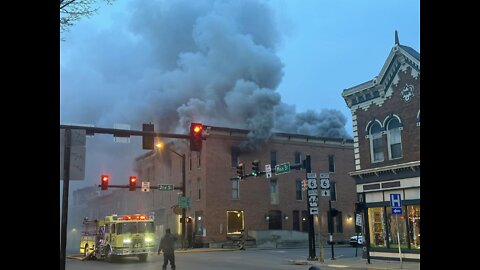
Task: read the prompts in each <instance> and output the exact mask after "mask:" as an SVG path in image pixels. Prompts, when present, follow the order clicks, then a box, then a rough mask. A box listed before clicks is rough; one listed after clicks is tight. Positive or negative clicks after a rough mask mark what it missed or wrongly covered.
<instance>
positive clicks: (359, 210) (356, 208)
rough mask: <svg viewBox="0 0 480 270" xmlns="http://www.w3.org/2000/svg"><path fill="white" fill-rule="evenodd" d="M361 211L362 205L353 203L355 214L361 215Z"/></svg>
mask: <svg viewBox="0 0 480 270" xmlns="http://www.w3.org/2000/svg"><path fill="white" fill-rule="evenodd" d="M362 211H363V203H361V202H357V203H355V213H361V212H362Z"/></svg>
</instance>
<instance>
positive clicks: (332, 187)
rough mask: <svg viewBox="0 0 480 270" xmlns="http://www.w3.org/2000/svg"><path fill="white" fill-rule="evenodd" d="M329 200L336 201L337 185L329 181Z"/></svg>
mask: <svg viewBox="0 0 480 270" xmlns="http://www.w3.org/2000/svg"><path fill="white" fill-rule="evenodd" d="M330 200H331V201H332V202H335V201H337V183H335V182H332V181H330Z"/></svg>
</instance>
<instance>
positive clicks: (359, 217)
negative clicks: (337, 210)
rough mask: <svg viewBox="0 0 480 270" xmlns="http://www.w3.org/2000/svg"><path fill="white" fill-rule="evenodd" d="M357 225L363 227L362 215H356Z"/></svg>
mask: <svg viewBox="0 0 480 270" xmlns="http://www.w3.org/2000/svg"><path fill="white" fill-rule="evenodd" d="M355 225H357V226H359V227H361V226H362V215H361V214H356V215H355Z"/></svg>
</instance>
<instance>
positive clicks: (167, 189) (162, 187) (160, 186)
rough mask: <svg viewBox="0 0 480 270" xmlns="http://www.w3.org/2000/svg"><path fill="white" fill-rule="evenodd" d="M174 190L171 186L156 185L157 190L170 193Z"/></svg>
mask: <svg viewBox="0 0 480 270" xmlns="http://www.w3.org/2000/svg"><path fill="white" fill-rule="evenodd" d="M173 189H174V186H173V185H172V184H158V190H165V191H171V190H173Z"/></svg>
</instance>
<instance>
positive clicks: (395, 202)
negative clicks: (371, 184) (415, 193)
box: [390, 193, 402, 215]
mask: <svg viewBox="0 0 480 270" xmlns="http://www.w3.org/2000/svg"><path fill="white" fill-rule="evenodd" d="M390 206H391V211H392V215H401V214H402V197H401V196H400V194H398V193H392V194H390Z"/></svg>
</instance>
